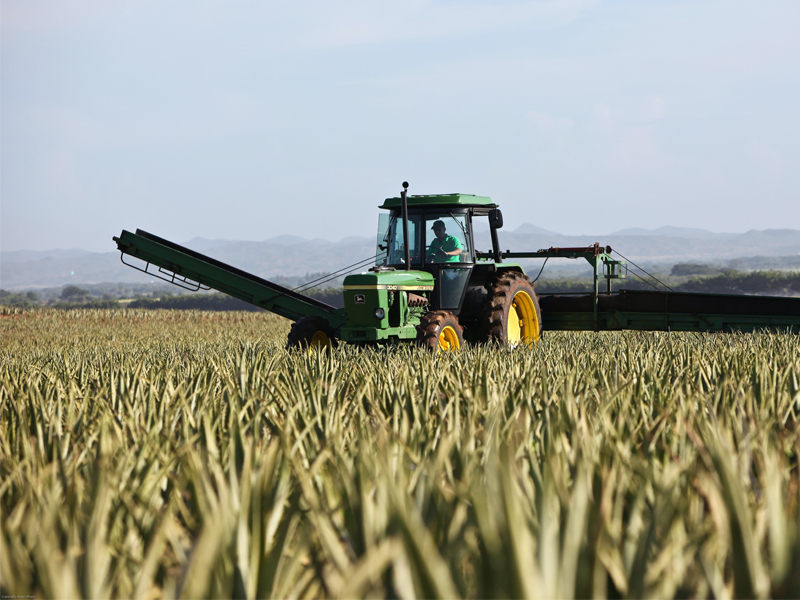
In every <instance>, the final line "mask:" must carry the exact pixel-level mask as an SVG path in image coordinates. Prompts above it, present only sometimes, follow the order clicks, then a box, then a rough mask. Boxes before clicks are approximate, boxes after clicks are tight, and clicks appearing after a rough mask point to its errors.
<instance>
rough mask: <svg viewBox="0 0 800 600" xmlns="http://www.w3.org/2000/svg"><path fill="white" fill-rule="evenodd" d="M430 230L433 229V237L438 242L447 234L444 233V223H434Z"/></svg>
mask: <svg viewBox="0 0 800 600" xmlns="http://www.w3.org/2000/svg"><path fill="white" fill-rule="evenodd" d="M431 229H433V235H435V236H436V237H437V238H439V239H440V240H441V239H444V238H445V237H446V236H447V233H445V226H444V221H434V222H433V227H431Z"/></svg>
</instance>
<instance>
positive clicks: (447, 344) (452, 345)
mask: <svg viewBox="0 0 800 600" xmlns="http://www.w3.org/2000/svg"><path fill="white" fill-rule="evenodd" d="M459 348H461V343H460V342H459V341H458V334H457V333H456V330H455V329H453V328H452V327H450V325H448V326H447V327H443V328H442V331H441V332H439V351H440V352H453V351H454V350H458V349H459Z"/></svg>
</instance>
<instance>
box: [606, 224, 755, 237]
mask: <svg viewBox="0 0 800 600" xmlns="http://www.w3.org/2000/svg"><path fill="white" fill-rule="evenodd" d="M629 235H645V236H668V237H684V238H693V239H714V238H716V239H730V238H735V237H737V236H739V235H741V234H740V233H714V232H713V231H708V230H707V229H695V228H693V227H671V226H669V225H666V226H664V227H659V228H658V229H643V228H641V227H630V228H628V229H620V230H619V231H615V232H613V233H610V234H609V236H629Z"/></svg>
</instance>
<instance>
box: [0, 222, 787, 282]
mask: <svg viewBox="0 0 800 600" xmlns="http://www.w3.org/2000/svg"><path fill="white" fill-rule="evenodd" d="M637 232H638V233H637ZM642 232H644V233H642ZM154 233H156V234H157V233H158V232H154ZM499 237H500V245H501V247H502V249H503V250H506V249H512V250H517V251H524V250H538V249H540V248H549V247H550V246H557V247H562V248H563V247H570V246H589V245H591V244H593V243H594V242H600V243H601V244H602V245H604V246H605V245H610V246H611V247H612V248H613V249H614V250H617V251H618V252H620V253H622V254H623V255H625V256H626V257H627V258H629V259H631V260H633V261H635V262H637V263H638V264H640V265H642V266H645V267H646V266H647V265H654V264H655V265H662V266H663V265H672V264H675V263H685V262H698V263H714V264H717V265H720V266H724V265H725V264H731V265H733V264H734V263H735V264H737V265H741V266H742V268H746V269H760V268H788V267H790V266H793V265H794V264H796V262H797V261H796V260H795V257H797V256H798V255H800V231H798V230H795V229H770V230H764V231H756V230H752V231H748V232H746V233H739V234H731V233H713V232H710V231H704V230H702V229H691V228H676V227H672V228H670V227H661V228H659V229H655V230H638V229H625V230H621V231H619V232H616V233H613V234H610V235H605V236H603V235H581V236H567V235H562V234H559V233H555V232H550V231H547V230H545V229H542V228H539V227H536V226H534V225H531V224H527V223H526V224H523V225H521V226H520V227H518V228H517V229H516V230H514V231H508V230H506V229H502V230H500V232H499ZM475 238H476V246H477V248H478V249H479V250H484V251H486V250H489V249H490V248H491V240H490V236H489V232H488V229H481V228H478V227H476V233H475ZM109 245H111V244H109ZM183 245H185V246H187V247H189V248H192V249H193V250H196V251H198V252H201V253H203V254H208V255H209V256H211V257H213V258H216V259H217V260H221V261H222V262H225V263H228V264H230V265H233V266H235V267H238V268H240V269H244V270H245V271H248V272H250V273H253V274H255V275H258V276H259V277H264V278H266V279H275V278H279V277H295V276H298V275H301V276H302V275H304V274H306V273H319V272H333V271H336V270H338V269H341V268H342V267H345V266H347V265H351V264H354V263H357V262H358V261H359V260H362V259H367V258H369V257H371V256H374V254H375V238H374V237H363V238H361V237H351V238H347V239H344V240H341V241H339V242H330V241H327V240H322V239H314V240H307V239H304V238H301V237H299V236H293V235H282V236H278V237H276V238H271V239H269V240H266V241H263V242H246V241H235V240H209V239H205V238H194V239H192V240H189V241H188V242H183ZM112 247H113V246H112ZM521 262H522V264H523V265H530V266H531V267H535V268H537V269H538V268H539V266H540V265H541V262H542V261H541V260H538V261H534V260H527V261H521ZM578 262H579V261H567V260H561V261H549V262H548V265H547V272H548V273H549V272H551V271H552V270H558V269H562V268H566V269H571V268H575V269H577V268H580V267H583V266H584V265H583V264H580V265H579V264H577V263H578ZM781 265H784V266H781ZM368 266H369V264H368V263H366V264H365V266H364V267H363V268H362V270H366V268H367V267H368ZM526 268H527V267H526ZM150 281H154V280H153V279H152V278H150V277H148V276H147V275H144V274H142V273H139V272H138V271H135V270H133V269H130V268H128V267H126V266H125V265H123V264H122V263H121V262H120V258H119V252H116V251H109V252H105V253H96V252H87V251H84V250H80V249H78V248H73V249H70V250H52V251H41V252H40V251H35V252H34V251H18V252H4V253H2V254H1V255H0V288H3V289H6V290H19V289H31V288H47V287H58V286H63V285H88V284H93V283H105V282H119V283H145V282H150Z"/></svg>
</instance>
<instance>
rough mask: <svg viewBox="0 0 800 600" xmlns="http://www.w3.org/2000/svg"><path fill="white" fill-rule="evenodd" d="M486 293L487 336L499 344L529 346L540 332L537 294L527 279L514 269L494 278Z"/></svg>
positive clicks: (539, 311) (536, 339) (540, 323)
mask: <svg viewBox="0 0 800 600" xmlns="http://www.w3.org/2000/svg"><path fill="white" fill-rule="evenodd" d="M488 292H489V293H488V295H487V297H486V316H487V319H486V328H487V329H486V336H487V337H488V339H489V341H490V342H495V343H498V344H500V345H502V346H507V345H508V346H532V345H533V344H535V343H536V342H538V341H539V337H540V336H541V332H542V313H541V310H540V309H539V298H538V297H537V296H536V292H535V291H534V290H533V284H532V283H531V282H530V280H529V279H528V278H527V277H526V276H525V275H523V274H522V273H519V272H517V271H511V272H507V273H504V274H503V275H501V276H500V277H498V278H497V279H495V280H494V281H493V282H492V283H491V284H490V285H489V289H488Z"/></svg>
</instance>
